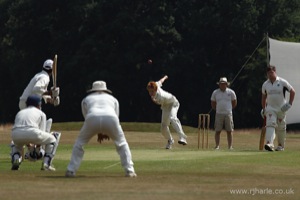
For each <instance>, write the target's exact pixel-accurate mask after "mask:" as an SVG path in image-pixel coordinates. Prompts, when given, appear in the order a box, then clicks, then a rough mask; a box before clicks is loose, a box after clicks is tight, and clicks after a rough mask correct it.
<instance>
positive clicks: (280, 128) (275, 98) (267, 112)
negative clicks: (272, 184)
mask: <svg viewBox="0 0 300 200" xmlns="http://www.w3.org/2000/svg"><path fill="white" fill-rule="evenodd" d="M267 76H268V80H266V81H265V82H264V83H263V85H262V100H261V104H262V112H261V113H262V115H264V116H266V138H265V139H266V140H265V141H266V144H265V149H266V150H267V151H274V144H273V142H274V139H275V136H276V135H277V140H278V146H277V148H276V149H275V150H276V151H283V150H284V148H285V137H286V112H287V111H288V110H289V109H290V108H291V106H292V104H293V101H294V97H295V90H294V88H293V87H292V86H291V85H290V84H289V82H288V81H286V80H285V79H283V78H281V77H278V76H277V74H276V67H275V66H272V65H270V66H268V67H267ZM286 91H288V92H289V93H290V95H289V102H287V101H286V99H285V92H286ZM275 132H276V133H275Z"/></svg>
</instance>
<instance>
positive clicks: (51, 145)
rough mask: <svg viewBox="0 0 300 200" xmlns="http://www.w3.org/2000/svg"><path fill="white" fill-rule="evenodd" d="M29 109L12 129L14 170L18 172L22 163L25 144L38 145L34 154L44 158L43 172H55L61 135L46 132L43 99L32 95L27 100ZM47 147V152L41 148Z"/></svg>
mask: <svg viewBox="0 0 300 200" xmlns="http://www.w3.org/2000/svg"><path fill="white" fill-rule="evenodd" d="M26 105H27V107H26V108H25V109H23V110H20V111H19V112H18V113H17V115H16V117H15V122H14V126H13V128H12V132H11V137H12V141H13V143H14V144H13V145H12V152H11V161H12V168H11V169H12V170H18V169H19V166H20V164H21V162H22V157H21V151H22V149H23V146H24V145H25V144H30V143H31V144H38V145H39V146H38V148H35V151H34V152H32V153H33V154H34V155H35V156H36V158H37V159H39V158H44V159H43V163H42V168H41V170H48V171H55V168H54V167H53V166H52V161H53V158H54V155H55V152H56V149H57V146H58V143H59V139H60V133H53V134H52V133H49V132H46V131H45V130H46V114H45V113H44V112H43V111H41V98H40V97H39V96H35V95H30V96H29V97H28V98H27V100H26ZM41 146H45V150H43V149H42V148H41Z"/></svg>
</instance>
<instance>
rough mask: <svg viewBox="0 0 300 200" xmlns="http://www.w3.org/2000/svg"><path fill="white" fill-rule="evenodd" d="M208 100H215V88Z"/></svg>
mask: <svg viewBox="0 0 300 200" xmlns="http://www.w3.org/2000/svg"><path fill="white" fill-rule="evenodd" d="M210 100H211V101H216V90H215V91H213V93H212V94H211V97H210Z"/></svg>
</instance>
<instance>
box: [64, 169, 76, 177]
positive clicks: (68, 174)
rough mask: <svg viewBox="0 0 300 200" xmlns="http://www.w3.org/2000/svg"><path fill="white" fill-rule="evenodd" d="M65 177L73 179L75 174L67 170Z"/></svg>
mask: <svg viewBox="0 0 300 200" xmlns="http://www.w3.org/2000/svg"><path fill="white" fill-rule="evenodd" d="M65 177H69V178H73V177H75V172H72V171H69V170H67V171H66V174H65Z"/></svg>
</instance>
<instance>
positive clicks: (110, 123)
mask: <svg viewBox="0 0 300 200" xmlns="http://www.w3.org/2000/svg"><path fill="white" fill-rule="evenodd" d="M87 92H88V95H87V96H86V97H85V98H84V99H83V100H82V102H81V110H82V115H83V117H84V118H85V121H84V124H83V127H82V128H81V130H80V133H79V135H78V138H77V140H76V142H75V144H74V146H73V151H72V156H71V161H70V163H69V165H68V167H67V171H66V174H65V175H66V177H74V176H75V173H76V171H77V170H78V168H79V166H80V163H81V161H82V159H83V155H84V150H83V146H84V145H85V144H87V143H88V142H89V140H90V139H91V138H92V137H93V136H95V135H98V141H99V142H100V143H101V141H102V140H103V138H104V139H105V138H108V137H109V138H111V139H112V140H113V141H114V143H115V146H116V150H117V152H118V154H119V156H120V159H121V165H122V167H123V168H124V171H125V176H126V177H136V173H135V170H134V167H133V162H132V160H131V152H130V149H129V146H128V143H127V141H126V138H125V135H124V132H123V130H122V127H121V125H120V122H119V102H118V100H117V99H116V98H115V97H113V96H112V95H111V93H112V92H111V91H110V90H108V89H107V87H106V83H105V82H104V81H95V82H94V83H93V87H92V89H90V90H88V91H87ZM99 137H100V138H99Z"/></svg>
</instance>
